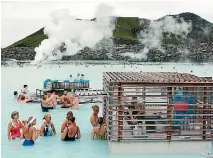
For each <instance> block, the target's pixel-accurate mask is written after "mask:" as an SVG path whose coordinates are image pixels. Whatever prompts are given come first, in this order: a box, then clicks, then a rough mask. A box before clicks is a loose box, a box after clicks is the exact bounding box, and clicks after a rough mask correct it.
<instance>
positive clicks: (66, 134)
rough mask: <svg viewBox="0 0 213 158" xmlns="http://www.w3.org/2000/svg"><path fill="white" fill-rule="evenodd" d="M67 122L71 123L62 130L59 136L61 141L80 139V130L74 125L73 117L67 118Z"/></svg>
mask: <svg viewBox="0 0 213 158" xmlns="http://www.w3.org/2000/svg"><path fill="white" fill-rule="evenodd" d="M67 120H68V121H69V122H71V124H70V125H69V126H68V127H66V128H65V129H64V131H63V134H62V136H61V140H63V141H74V140H75V139H80V137H81V133H80V128H79V127H78V126H77V125H76V123H75V117H70V116H69V117H68V118H67Z"/></svg>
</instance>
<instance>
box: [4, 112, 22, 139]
mask: <svg viewBox="0 0 213 158" xmlns="http://www.w3.org/2000/svg"><path fill="white" fill-rule="evenodd" d="M11 118H12V121H11V122H9V124H8V140H11V138H12V139H16V138H20V137H21V128H23V125H22V124H21V121H20V120H19V112H18V111H13V112H12V114H11Z"/></svg>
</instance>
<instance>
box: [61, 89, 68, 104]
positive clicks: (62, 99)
mask: <svg viewBox="0 0 213 158" xmlns="http://www.w3.org/2000/svg"><path fill="white" fill-rule="evenodd" d="M65 98H66V99H65ZM65 100H68V101H67V104H70V99H69V97H68V95H67V91H64V93H63V95H62V96H61V104H64V103H65Z"/></svg>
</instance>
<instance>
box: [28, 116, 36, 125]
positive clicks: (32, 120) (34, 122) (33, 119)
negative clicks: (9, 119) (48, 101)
mask: <svg viewBox="0 0 213 158" xmlns="http://www.w3.org/2000/svg"><path fill="white" fill-rule="evenodd" d="M35 124H36V117H33V116H30V117H29V118H28V121H27V125H28V126H29V127H30V126H33V125H35Z"/></svg>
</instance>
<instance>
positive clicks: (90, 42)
mask: <svg viewBox="0 0 213 158" xmlns="http://www.w3.org/2000/svg"><path fill="white" fill-rule="evenodd" d="M112 13H113V8H112V7H110V6H106V5H104V4H100V5H99V6H98V8H97V11H96V13H95V15H94V17H95V18H96V19H95V20H94V21H90V20H77V19H76V18H75V17H73V16H70V15H69V10H68V9H61V10H56V11H54V12H52V13H51V14H50V16H51V18H52V24H51V25H49V26H47V27H45V29H44V34H46V35H47V36H48V39H46V40H43V41H42V43H41V45H40V46H39V47H37V48H35V52H36V56H35V62H38V61H43V60H54V59H61V58H62V56H63V55H74V54H76V53H77V52H78V51H79V50H81V49H83V48H85V47H89V48H91V49H96V47H97V43H99V42H102V43H103V41H104V39H106V41H107V44H105V47H107V46H106V45H110V44H111V43H112V42H109V41H110V40H111V37H112V36H113V30H114V22H113V21H112V19H111V16H112ZM59 47H62V48H64V52H61V51H60V49H59Z"/></svg>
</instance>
